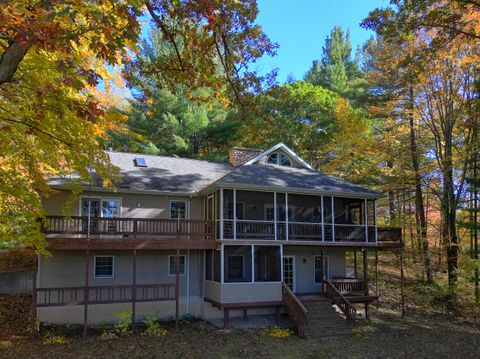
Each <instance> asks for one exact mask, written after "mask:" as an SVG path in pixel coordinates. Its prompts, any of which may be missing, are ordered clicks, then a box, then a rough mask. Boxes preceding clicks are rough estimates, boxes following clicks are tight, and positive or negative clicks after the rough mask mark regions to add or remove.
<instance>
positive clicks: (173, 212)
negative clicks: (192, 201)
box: [170, 201, 187, 219]
mask: <svg viewBox="0 0 480 359" xmlns="http://www.w3.org/2000/svg"><path fill="white" fill-rule="evenodd" d="M186 209H187V202H185V201H170V219H185V218H187V216H186V215H187V210H186Z"/></svg>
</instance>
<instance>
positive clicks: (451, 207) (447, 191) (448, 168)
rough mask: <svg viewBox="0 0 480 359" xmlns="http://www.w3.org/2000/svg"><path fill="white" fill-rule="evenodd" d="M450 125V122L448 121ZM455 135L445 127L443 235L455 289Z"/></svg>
mask: <svg viewBox="0 0 480 359" xmlns="http://www.w3.org/2000/svg"><path fill="white" fill-rule="evenodd" d="M446 122H447V124H448V121H446ZM452 137H453V133H452V129H451V127H450V126H448V127H447V126H446V127H445V144H444V146H445V160H444V166H443V168H442V172H443V201H442V212H443V213H444V221H443V224H442V232H443V233H442V234H443V239H444V246H445V247H446V250H447V268H448V286H449V287H450V289H453V288H454V287H455V285H456V283H457V279H458V274H457V271H458V237H457V228H456V214H457V208H456V201H455V189H454V184H453V160H452V158H453V156H452V151H453V138H452Z"/></svg>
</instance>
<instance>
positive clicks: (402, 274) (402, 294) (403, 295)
mask: <svg viewBox="0 0 480 359" xmlns="http://www.w3.org/2000/svg"><path fill="white" fill-rule="evenodd" d="M404 286H405V275H404V272H403V250H402V249H400V296H401V300H402V317H405V293H404Z"/></svg>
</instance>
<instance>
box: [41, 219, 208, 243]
mask: <svg viewBox="0 0 480 359" xmlns="http://www.w3.org/2000/svg"><path fill="white" fill-rule="evenodd" d="M214 229H215V227H214V223H213V221H203V220H186V219H182V220H177V219H160V218H98V217H90V218H89V217H86V216H71V217H65V216H46V217H45V218H44V219H43V221H42V232H43V233H45V234H79V235H87V234H89V235H92V236H94V235H128V236H129V235H170V236H176V235H179V236H189V237H196V238H198V237H206V238H214Z"/></svg>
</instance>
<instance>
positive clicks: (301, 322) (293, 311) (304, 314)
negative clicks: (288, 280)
mask: <svg viewBox="0 0 480 359" xmlns="http://www.w3.org/2000/svg"><path fill="white" fill-rule="evenodd" d="M282 301H283V305H284V306H285V308H286V310H287V313H288V315H289V317H290V319H291V320H292V321H293V323H294V324H295V326H296V327H297V331H298V335H299V336H302V337H303V336H304V335H305V327H306V325H307V319H308V310H307V308H305V306H304V305H303V304H302V302H300V301H299V300H298V298H297V296H296V295H295V294H294V293H293V292H292V290H291V289H290V287H289V286H288V285H287V284H285V283H282Z"/></svg>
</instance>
